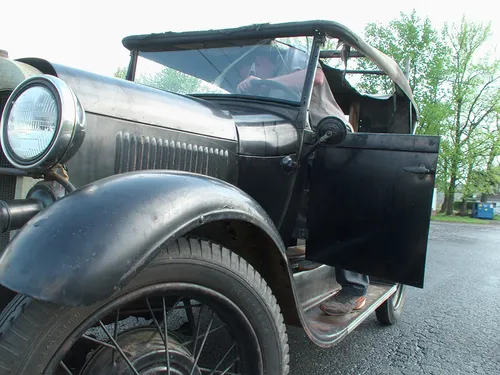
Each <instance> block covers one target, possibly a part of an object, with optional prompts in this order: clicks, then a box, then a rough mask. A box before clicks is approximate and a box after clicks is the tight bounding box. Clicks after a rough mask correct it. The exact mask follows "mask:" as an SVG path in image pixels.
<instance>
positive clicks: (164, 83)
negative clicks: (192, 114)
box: [114, 67, 203, 94]
mask: <svg viewBox="0 0 500 375" xmlns="http://www.w3.org/2000/svg"><path fill="white" fill-rule="evenodd" d="M126 74H127V68H123V67H122V68H118V69H117V70H116V72H115V74H114V76H115V77H117V78H122V79H125V76H126ZM135 82H137V83H140V84H143V85H146V86H150V87H154V88H157V89H160V90H168V91H172V92H175V93H178V94H191V93H194V92H202V91H203V87H202V81H201V80H199V79H197V78H196V77H193V76H190V75H187V74H185V73H182V72H180V71H178V70H175V69H172V68H168V67H165V68H164V69H162V70H160V71H159V72H156V73H142V74H140V75H139V76H138V77H137V78H136V79H135Z"/></svg>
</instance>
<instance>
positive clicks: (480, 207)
mask: <svg viewBox="0 0 500 375" xmlns="http://www.w3.org/2000/svg"><path fill="white" fill-rule="evenodd" d="M493 216H494V211H493V203H482V202H474V203H473V204H472V217H473V218H476V219H487V220H493Z"/></svg>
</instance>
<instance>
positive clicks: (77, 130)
mask: <svg viewBox="0 0 500 375" xmlns="http://www.w3.org/2000/svg"><path fill="white" fill-rule="evenodd" d="M34 87H42V88H44V89H47V90H48V91H49V92H50V93H51V94H52V96H53V98H54V100H55V102H56V106H57V120H56V121H57V122H56V130H55V132H54V135H53V137H52V139H51V141H50V143H49V145H48V146H47V147H46V149H45V150H44V151H43V152H42V153H41V154H40V155H38V156H36V157H34V158H31V159H23V158H20V157H19V156H18V155H16V153H15V152H14V151H13V150H12V148H11V145H10V143H9V138H8V134H7V132H8V119H9V116H10V112H11V110H12V107H13V105H14V103H15V102H16V100H17V98H19V97H20V96H21V95H22V94H23V93H25V92H26V91H27V90H29V89H31V88H34ZM84 124H85V111H84V109H83V106H82V104H81V102H80V101H79V100H78V98H77V97H76V95H75V93H74V92H73V90H71V88H70V87H69V86H68V85H67V84H66V82H64V81H63V80H61V79H60V78H57V77H55V76H51V75H47V74H42V75H37V76H33V77H30V78H27V79H26V80H24V81H23V82H22V83H20V84H19V85H18V86H17V87H16V88H15V89H14V91H13V92H12V94H11V95H10V97H9V99H8V100H7V103H6V104H5V107H4V111H3V114H2V118H1V120H0V142H1V145H2V149H3V151H4V154H5V157H6V158H7V160H8V161H9V162H10V163H11V164H12V165H13V166H14V167H15V168H18V169H21V170H25V171H28V172H32V173H37V172H39V173H41V172H44V171H47V170H49V169H51V168H52V167H54V166H55V165H57V164H60V163H64V162H66V161H67V160H68V159H69V158H71V157H72V156H73V155H74V153H75V152H76V151H77V150H78V148H79V147H80V145H81V143H82V142H83V137H84V134H85V131H84Z"/></svg>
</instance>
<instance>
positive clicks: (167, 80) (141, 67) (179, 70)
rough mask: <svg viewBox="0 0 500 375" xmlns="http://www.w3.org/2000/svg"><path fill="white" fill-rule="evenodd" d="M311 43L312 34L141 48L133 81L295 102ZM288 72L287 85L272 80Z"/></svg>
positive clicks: (192, 92)
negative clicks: (156, 49)
mask: <svg viewBox="0 0 500 375" xmlns="http://www.w3.org/2000/svg"><path fill="white" fill-rule="evenodd" d="M312 44H313V43H312V38H311V37H294V38H280V39H272V40H269V39H268V40H264V41H258V42H256V41H254V42H252V43H249V42H248V41H238V42H232V43H226V45H225V46H223V47H220V46H217V47H213V48H199V49H192V48H190V47H191V46H187V47H186V48H187V49H184V50H176V51H161V52H139V57H138V60H137V68H136V77H135V81H136V82H137V83H140V84H143V85H147V86H151V87H155V88H158V89H161V90H166V91H171V92H174V93H178V94H189V95H195V94H221V95H240V96H241V95H245V96H253V97H265V98H274V99H283V100H289V101H295V102H299V101H300V98H301V95H302V90H303V86H304V81H305V69H306V68H307V64H308V62H309V56H310V51H311V48H312ZM179 47H180V46H179ZM179 49H180V48H179ZM289 74H293V79H289V80H287V82H286V85H284V84H281V83H279V82H275V81H273V78H276V77H282V76H285V75H289ZM249 77H250V78H249ZM254 77H256V78H258V79H255V78H254Z"/></svg>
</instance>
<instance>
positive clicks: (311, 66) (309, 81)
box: [126, 31, 326, 130]
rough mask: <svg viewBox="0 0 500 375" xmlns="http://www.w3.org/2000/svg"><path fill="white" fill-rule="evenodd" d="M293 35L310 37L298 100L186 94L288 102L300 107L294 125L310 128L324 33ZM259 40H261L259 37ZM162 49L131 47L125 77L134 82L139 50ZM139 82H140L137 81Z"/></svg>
mask: <svg viewBox="0 0 500 375" xmlns="http://www.w3.org/2000/svg"><path fill="white" fill-rule="evenodd" d="M293 36H295V37H312V38H313V40H312V46H311V50H310V51H309V57H308V62H307V67H306V69H307V71H306V77H305V80H304V85H303V88H302V93H301V98H300V102H296V101H289V100H283V99H278V98H272V97H263V96H252V95H238V94H231V95H218V94H192V95H188V96H192V97H201V98H203V97H207V98H209V97H223V98H225V99H229V100H230V99H231V98H235V99H238V100H251V101H256V100H257V101H265V102H276V103H281V104H288V105H291V106H294V107H300V109H299V114H298V116H297V119H296V127H297V129H298V130H306V129H307V130H311V126H310V124H309V105H310V102H311V96H312V91H313V86H314V77H315V73H316V67H317V65H318V63H319V57H320V51H321V47H322V46H323V44H324V43H325V41H326V35H325V34H324V33H321V32H319V31H318V32H316V33H315V34H313V35H309V34H304V35H293ZM277 38H279V36H276V37H275V38H274V39H277ZM267 39H273V38H267ZM238 40H239V42H240V43H241V41H242V39H241V38H240V39H238ZM243 40H246V41H247V42H248V43H251V40H254V41H255V40H256V39H255V38H244V39H243ZM259 40H262V39H261V38H259ZM226 43H227V45H230V44H231V39H230V38H228V39H227V40H226ZM185 47H186V49H189V48H188V46H185ZM196 47H197V46H196V45H194V44H193V47H192V49H196ZM163 50H165V51H166V50H170V48H168V49H167V48H166V49H162V48H153V49H151V48H145V47H143V48H136V49H132V50H131V53H130V62H129V67H128V69H127V75H126V79H127V80H129V81H132V82H135V76H136V71H137V63H138V58H139V54H140V52H142V51H144V52H153V51H163ZM138 84H140V83H138Z"/></svg>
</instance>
